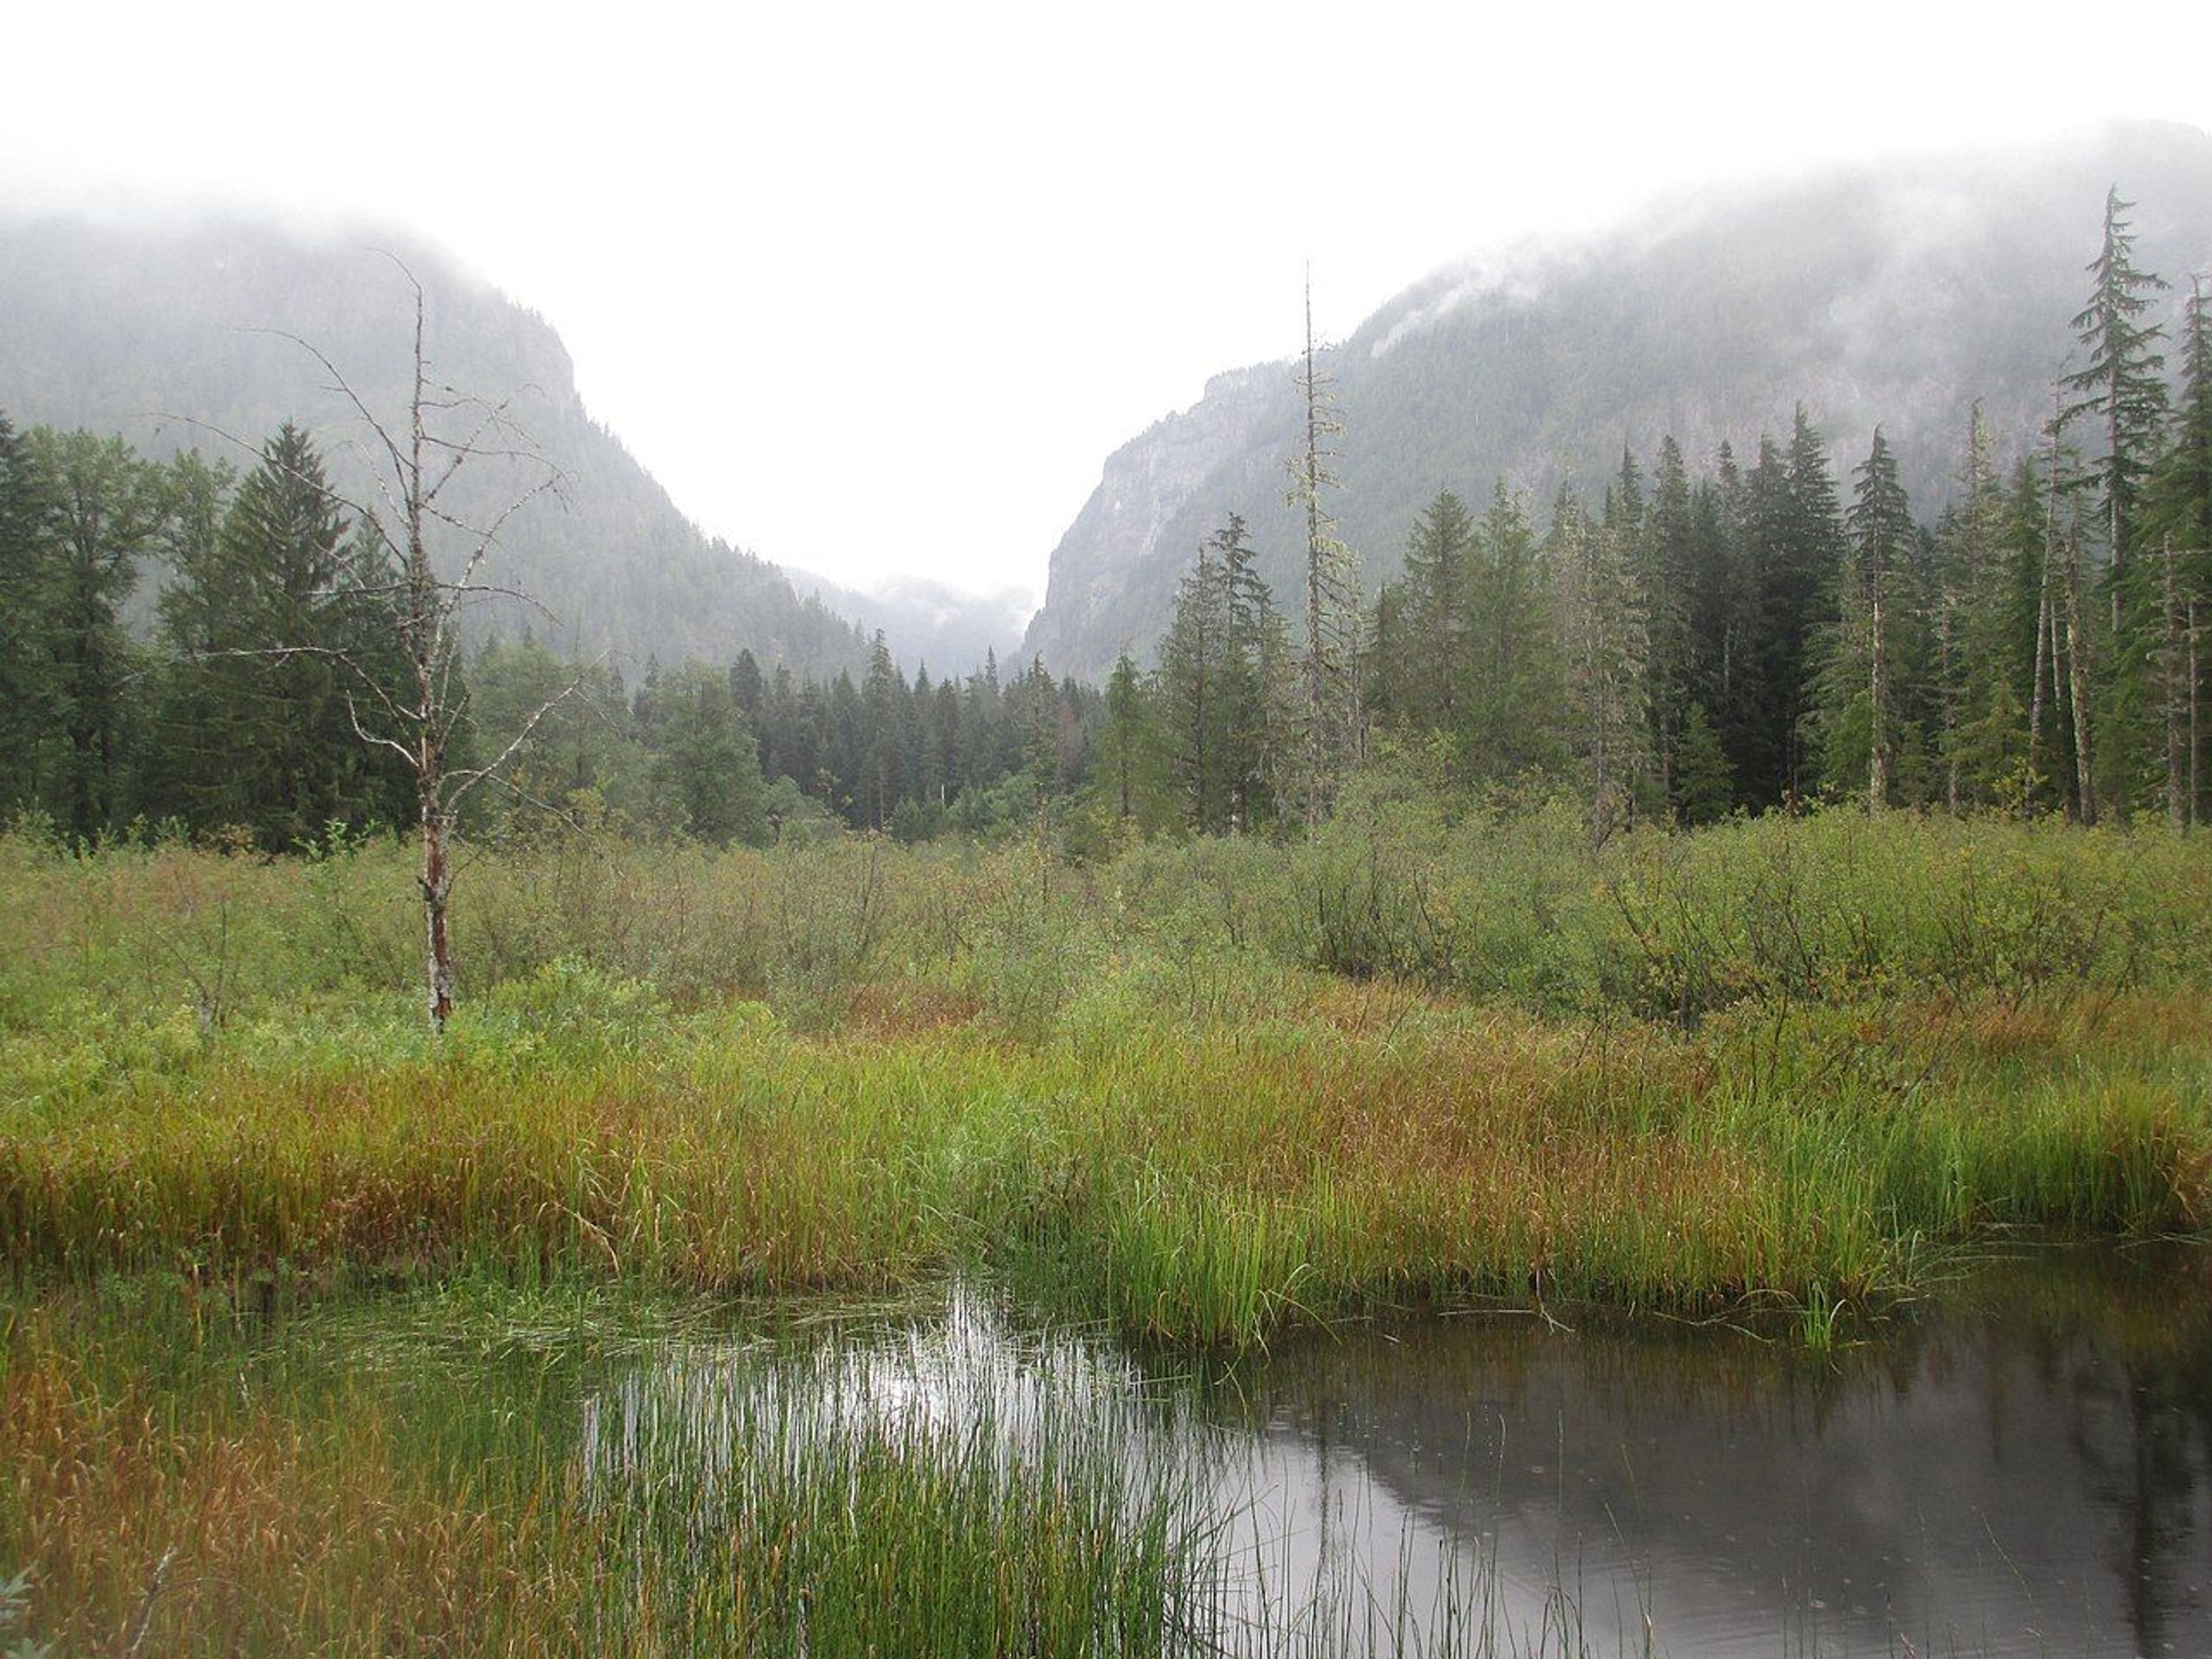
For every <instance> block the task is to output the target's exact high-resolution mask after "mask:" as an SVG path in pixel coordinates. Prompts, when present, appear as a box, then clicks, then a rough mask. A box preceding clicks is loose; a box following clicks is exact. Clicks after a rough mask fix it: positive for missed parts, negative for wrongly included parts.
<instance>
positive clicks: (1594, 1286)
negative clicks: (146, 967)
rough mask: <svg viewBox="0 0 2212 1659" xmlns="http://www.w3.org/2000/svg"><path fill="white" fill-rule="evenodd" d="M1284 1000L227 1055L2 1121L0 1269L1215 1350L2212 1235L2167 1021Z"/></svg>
mask: <svg viewBox="0 0 2212 1659" xmlns="http://www.w3.org/2000/svg"><path fill="white" fill-rule="evenodd" d="M1291 988H1293V989H1296V990H1301V991H1303V993H1304V997H1305V1001H1304V1004H1303V1006H1300V1005H1298V1004H1296V1003H1292V1002H1290V1001H1287V1000H1286V1001H1285V1004H1284V1005H1282V1006H1280V1007H1279V1010H1278V1012H1277V1015H1276V1017H1275V1018H1272V1019H1271V1020H1269V1021H1267V1022H1265V1023H1262V1024H1256V1025H1255V1024H1223V1023H1218V1022H1215V1023H1208V1024H1190V1023H1186V1024H1179V1025H1175V1026H1169V1027H1164V1028H1163V1027H1152V1028H1146V1027H1141V1026H1136V1025H1129V1026H1115V1027H1113V1028H1109V1029H1103V1030H1102V1029H1087V1030H1079V1031H1075V1032H1072V1033H1066V1034H1063V1035H1060V1036H1054V1037H1052V1038H1049V1039H1047V1040H1042V1041H1027V1042H1015V1041H1011V1040H1009V1039H1007V1038H1006V1037H1005V1036H1003V1035H1002V1034H999V1033H996V1032H994V1031H993V1030H990V1029H989V1028H987V1027H986V1026H982V1025H980V1024H964V1025H951V1026H945V1027H940V1028H937V1029H932V1030H921V1031H918V1032H904V1033H900V1034H896V1035H891V1036H884V1035H879V1034H875V1033H859V1034H854V1035H850V1036H839V1035H810V1034H806V1033H800V1032H793V1031H792V1030H787V1028H785V1027H784V1026H782V1025H781V1024H780V1023H778V1022H776V1021H775V1019H773V1018H750V1017H749V1018H731V1017H730V1015H729V1014H728V1012H727V1011H726V1010H712V1011H707V1012H702V1013H701V1014H698V1015H695V1016H688V1017H678V1016H675V1015H671V1014H664V1015H662V1016H660V1017H659V1018H657V1019H656V1021H655V1023H654V1024H653V1027H652V1029H651V1030H650V1032H649V1033H648V1034H647V1035H644V1036H641V1037H640V1038H639V1040H638V1041H636V1042H634V1043H629V1042H625V1043H623V1044H619V1045H617V1046H614V1047H612V1048H604V1049H601V1050H599V1051H594V1052H583V1051H574V1050H572V1051H562V1050H560V1049H552V1050H549V1049H547V1048H544V1047H542V1046H539V1044H538V1042H537V1041H536V1040H535V1039H534V1038H533V1037H532V1036H531V1035H530V1034H529V1033H527V1032H524V1033H521V1034H520V1035H519V1036H517V1035H515V1034H513V1033H507V1034H501V1032H499V1031H498V1030H495V1029H493V1028H491V1027H489V1026H488V1025H487V1026H475V1025H471V1024H465V1025H464V1026H463V1028H462V1029H461V1030H459V1031H458V1032H457V1033H456V1034H455V1035H454V1036H453V1040H452V1041H451V1042H449V1044H448V1045H447V1046H446V1047H445V1048H441V1049H438V1050H435V1051H425V1052H422V1053H420V1054H399V1055H396V1056H392V1055H381V1054H378V1052H377V1049H378V1046H379V1044H380V1042H382V1041H383V1037H382V1035H381V1031H380V1028H379V1027H378V1026H377V1025H375V1024H374V1022H373V1021H372V1022H364V1023H363V1024H361V1025H359V1026H357V1027H356V1028H354V1030H353V1032H352V1036H353V1038H354V1040H356V1041H357V1042H359V1044H360V1045H361V1048H362V1051H364V1052H361V1053H356V1052H349V1048H348V1042H349V1032H348V1029H347V1028H346V1027H345V1026H344V1025H343V1024H329V1025H326V1026H325V1028H324V1029H323V1030H322V1032H321V1034H320V1035H319V1037H318V1039H317V1041H318V1043H319V1047H318V1048H315V1049H313V1050H310V1051H301V1050H300V1049H296V1048H292V1047H290V1046H289V1045H288V1044H287V1043H285V1042H281V1041H279V1042H272V1043H270V1044H268V1045H265V1046H264V1044H263V1043H262V1042H260V1041H259V1040H258V1037H257V1036H256V1035H255V1034H254V1033H252V1032H251V1031H242V1032H236V1033H233V1034H230V1035H229V1036H227V1037H226V1038H225V1039H224V1040H222V1041H219V1042H214V1043H211V1044H209V1045H206V1046H204V1048H200V1049H197V1050H195V1051H193V1052H191V1053H189V1054H186V1055H185V1056H184V1057H182V1058H181V1059H180V1060H179V1061H178V1062H176V1063H174V1064H173V1065H171V1066H167V1067H164V1068H157V1069H151V1070H146V1071H133V1072H131V1073H125V1074H123V1075H120V1076H116V1077H112V1078H110V1079H106V1080H105V1081H104V1082H103V1083H102V1084H101V1085H100V1086H99V1087H97V1088H95V1089H93V1090H90V1091H85V1092H84V1093H82V1094H81V1095H79V1096H78V1097H75V1098H70V1099H66V1100H56V1099H53V1098H49V1097H40V1096H37V1095H35V1094H34V1095H32V1096H29V1097H17V1098H16V1099H15V1100H12V1101H10V1102H9V1103H6V1104H4V1105H0V1255H4V1258H5V1260H6V1261H8V1262H9V1265H10V1267H11V1269H12V1271H13V1272H14V1273H15V1274H16V1275H17V1276H18V1277H19V1278H25V1279H55V1278H61V1279H84V1278H88V1277H92V1276H96V1275H99V1274H101V1273H109V1272H116V1271H125V1272H135V1271H143V1270H146V1269H161V1270H165V1271H167V1272H171V1273H175V1274H177V1275H179V1279H180V1282H181V1283H183V1284H184V1285H186V1286H187V1287H189V1293H190V1294H191V1295H194V1296H203V1297H216V1298H221V1299H226V1300H228V1301H233V1302H237V1301H244V1302H247V1303H255V1302H257V1301H258V1303H261V1304H270V1303H273V1302H274V1301H275V1300H276V1298H279V1297H285V1298H297V1297H301V1296H303V1295H306V1296H312V1295H314V1294H319V1293H325V1292H329V1291H337V1290H343V1289H348V1288H355V1287H359V1286H362V1285H400V1284H408V1283H416V1282H422V1281H430V1280H435V1279H440V1278H442V1277H446V1276H449V1275H453V1274H457V1273H458V1274H471V1275H486V1274H489V1275H493V1276H498V1277H504V1278H507V1279H513V1280H515V1281H519V1282H523V1283H533V1282H539V1281H543V1280H547V1279H560V1278H564V1277H569V1276H579V1275H580V1276H584V1277H587V1278H591V1277H605V1278H608V1279H616V1280H619V1281H623V1282H626V1283H635V1284H639V1285H648V1286H658V1287H666V1288H673V1289H681V1290H686V1291H699V1292H704V1293H710V1294H727V1293H732V1292H746V1293H762V1292H769V1293H781V1294H791V1293H799V1292H805V1291H843V1292H848V1293H866V1294H872V1293H878V1292H883V1291H896V1290H898V1289H901V1288H911V1287H914V1286H916V1285H927V1284H929V1283H931V1282H933V1281H939V1280H941V1279H943V1278H944V1277H945V1276H946V1275H947V1274H949V1273H951V1272H953V1271H955V1270H956V1269H962V1268H968V1269H974V1268H976V1267H982V1268H984V1269H986V1270H987V1271H989V1272H991V1273H994V1274H995V1275H997V1276H998V1278H999V1279H1000V1281H1001V1282H1002V1283H1004V1284H1006V1285H1009V1286H1010V1287H1012V1289H1013V1290H1015V1291H1017V1292H1018V1293H1020V1294H1022V1295H1024V1296H1026V1297H1029V1298H1030V1299H1031V1300H1032V1301H1033V1302H1034V1303H1036V1304H1037V1305H1039V1306H1040V1307H1042V1308H1045V1309H1048V1310H1052V1311H1054V1312H1056V1313H1060V1314H1063V1315H1069V1316H1079V1317H1083V1318H1097V1319H1104V1320H1106V1321H1107V1322H1110V1323H1113V1324H1115V1325H1118V1326H1119V1327H1121V1328H1124V1329H1126V1330H1128V1331H1130V1332H1132V1333H1139V1334H1147V1335H1152V1336H1156V1337H1161V1338H1165V1339H1168V1340H1178V1341H1200V1342H1216V1341H1226V1342H1231V1343H1236V1342H1242V1341H1250V1340H1256V1339H1259V1338H1261V1337H1263V1336H1264V1335H1265V1334H1267V1331H1269V1330H1270V1329H1272V1328H1274V1327H1276V1326H1277V1325H1279V1323H1281V1322H1284V1321H1285V1320H1295V1319H1297V1318H1300V1317H1305V1316H1321V1315H1328V1314H1334V1313H1340V1312H1342V1311H1345V1310H1352V1309H1357V1308H1360V1307H1364V1306H1371V1305H1375V1304H1404V1303H1414V1304H1419V1303H1424V1302H1432V1301H1437V1300H1448V1299H1449V1298H1452V1297H1462V1296H1466V1295H1470V1294H1482V1295H1497V1294H1518V1295H1522V1296H1527V1297H1537V1298H1546V1297H1556V1298H1562V1299H1567V1300H1574V1301H1607V1302H1613V1303H1620V1304H1630V1305H1640V1306H1650V1307H1657V1308H1664V1309H1668V1310H1680V1311H1690V1312H1705V1311H1711V1310H1715V1309H1717V1308H1721V1307H1725V1306H1729V1305H1732V1304H1740V1303H1744V1302H1760V1301H1782V1302H1787V1303H1790V1304H1802V1305H1804V1306H1807V1307H1808V1308H1811V1307H1815V1306H1818V1307H1820V1308H1823V1309H1832V1308H1833V1307H1834V1306H1836V1305H1837V1304H1851V1305H1859V1304H1865V1303H1867V1302H1869V1300H1876V1299H1879V1298H1880V1297H1882V1296H1883V1295H1885V1294H1886V1293H1888V1292H1892V1291H1897V1290H1899V1289H1907V1288H1910V1287H1911V1285H1913V1284H1914V1283H1915V1282H1916V1281H1917V1279H1919V1278H1920V1277H1921V1276H1922V1275H1923V1273H1924V1271H1925V1269H1926V1268H1927V1267H1928V1266H1929V1263H1930V1262H1931V1261H1933V1260H1934V1259H1936V1257H1937V1256H1938V1255H1940V1252H1941V1251H1942V1249H1945V1248H1947V1247H1949V1246H1954V1245H1956V1244H1959V1243H1966V1242H1971V1241H1972V1240H1974V1239H1976V1238H1978V1237H1986V1236H1988V1235H1989V1234H1990V1233H1991V1232H1992V1231H1997V1230H2015V1229H2038V1230H2049V1229H2061V1230H2068V1231H2073V1232H2075V1233H2080V1234H2085V1235H2087V1234H2101V1233H2112V1232H2121V1233H2136V1234H2141V1233H2150V1232H2156V1231H2170V1230H2185V1229H2193V1228H2195V1227H2197V1226H2198V1225H2201V1224H2202V1222H2203V1219H2204V1218H2205V1217H2206V1215H2207V1214H2208V1213H2212V1190H2209V1189H2208V1182H2212V1109H2208V1101H2209V1100H2212V1087H2208V1084H2212V1006H2208V1004H2207V1003H2206V1002H2205V1001H2203V1000H2199V999H2197V998H2196V997H2194V996H2185V995H2149V994H2136V995H2131V996H2123V997H2115V998H2111V999H2104V1000H2095V1001H2089V1000H2074V1001H2069V1002H2065V1003H2061V1004H2055V1005H2052V1006H2049V1007H2045V1008H2042V1009H2039V1010H2037V1011H2033V1012H2024V1011H2022V1010H2021V1009H2020V1008H2017V1007H2015V1006H2009V1005H1991V1006H1986V1007H1982V1008H1978V1009H1977V1008H1963V1009H1961V1008H1951V1009H1946V1010H1941V1011H1937V1010H1935V1009H1932V1008H1929V1007H1923V1006H1917V1005H1911V1006H1899V1007H1893V1008H1889V1009H1876V1010H1858V1009H1841V1010H1834V1009H1814V1010H1801V1011H1796V1012H1792V1013H1790V1015H1789V1016H1788V1017H1787V1018H1786V1019H1785V1020H1784V1021H1781V1022H1779V1023H1778V1022H1775V1021H1773V1020H1771V1019H1769V1018H1759V1019H1750V1018H1744V1019H1728V1018H1717V1019H1715V1020H1712V1021H1710V1022H1708V1023H1707V1024H1705V1026H1703V1027H1701V1028H1700V1029H1699V1030H1698V1031H1696V1032H1693V1033H1684V1032H1680V1031H1679V1030H1671V1029H1667V1028H1661V1027H1654V1026H1650V1025H1645V1024H1619V1025H1615V1026H1612V1027H1607V1028H1597V1027H1592V1026H1590V1025H1587V1024H1581V1025H1576V1024H1562V1023H1559V1022H1546V1021H1542V1020H1540V1019H1536V1018H1531V1017H1529V1016H1526V1015H1522V1014H1519V1013H1516V1012H1501V1011H1497V1010H1488V1011H1485V1010H1470V1009H1465V1008H1454V1007H1449V1006H1440V1005H1437V1004H1434V1003H1431V1002H1429V1001H1427V1000H1422V999H1419V998H1416V997H1413V996H1412V995H1411V994H1407V993H1401V992H1393V991H1390V990H1389V989H1387V988H1375V987H1364V988H1363V990H1362V992H1361V993H1360V994H1361V995H1362V996H1364V998H1366V999H1367V1000H1370V1001H1378V1002H1379V1001H1382V1000H1385V999H1393V998H1395V999H1396V1000H1397V1003H1398V1006H1397V1008H1396V1012H1395V1014H1394V1015H1393V1017H1392V1018H1390V1019H1389V1021H1388V1022H1380V1021H1378V1020H1376V1019H1373V1018H1366V1017H1365V1016H1364V1014H1363V1012H1362V1011H1361V1010H1360V1009H1359V1008H1358V1006H1357V1005H1356V1004H1355V1003H1350V1002H1348V1000H1347V996H1346V992H1345V991H1344V989H1343V988H1342V987H1338V986H1336V985H1334V984H1332V983H1329V982H1327V981H1308V982H1306V983H1304V985H1302V986H1297V987H1291ZM393 1018H398V1015H397V1014H396V1013H395V1014H394V1016H393Z"/></svg>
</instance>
